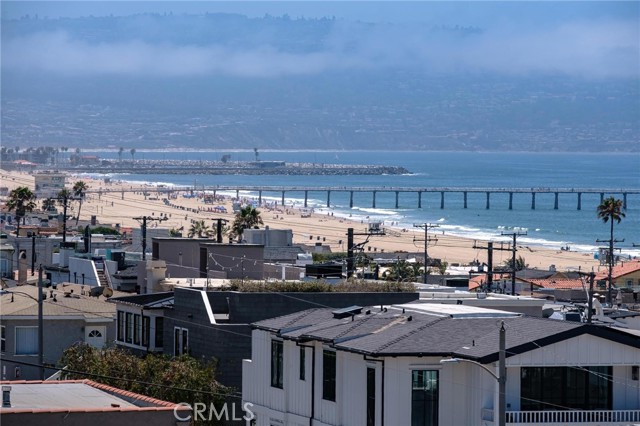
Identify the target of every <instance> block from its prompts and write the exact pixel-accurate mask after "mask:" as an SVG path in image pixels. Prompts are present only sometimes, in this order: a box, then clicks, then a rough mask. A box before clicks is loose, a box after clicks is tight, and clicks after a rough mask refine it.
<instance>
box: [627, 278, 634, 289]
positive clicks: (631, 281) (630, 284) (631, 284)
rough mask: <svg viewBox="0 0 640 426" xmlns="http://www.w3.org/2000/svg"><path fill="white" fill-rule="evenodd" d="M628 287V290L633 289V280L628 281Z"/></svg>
mask: <svg viewBox="0 0 640 426" xmlns="http://www.w3.org/2000/svg"><path fill="white" fill-rule="evenodd" d="M627 287H628V288H631V287H633V280H627Z"/></svg>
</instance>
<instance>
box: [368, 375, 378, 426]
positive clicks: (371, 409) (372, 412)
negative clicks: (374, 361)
mask: <svg viewBox="0 0 640 426" xmlns="http://www.w3.org/2000/svg"><path fill="white" fill-rule="evenodd" d="M375 424H376V369H375V368H371V367H367V426H375Z"/></svg>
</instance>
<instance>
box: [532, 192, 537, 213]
mask: <svg viewBox="0 0 640 426" xmlns="http://www.w3.org/2000/svg"><path fill="white" fill-rule="evenodd" d="M535 209H536V193H535V192H532V193H531V210H535Z"/></svg>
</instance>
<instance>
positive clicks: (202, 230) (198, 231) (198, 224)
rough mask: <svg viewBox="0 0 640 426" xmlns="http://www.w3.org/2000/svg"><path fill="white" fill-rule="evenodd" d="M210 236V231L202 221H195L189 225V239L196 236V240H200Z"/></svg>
mask: <svg viewBox="0 0 640 426" xmlns="http://www.w3.org/2000/svg"><path fill="white" fill-rule="evenodd" d="M210 234H211V229H210V228H209V227H208V226H207V225H205V223H204V220H196V221H195V222H193V224H192V225H191V228H190V229H189V233H188V234H187V235H188V236H189V238H193V237H195V236H196V235H197V236H198V238H202V237H204V236H207V237H208V236H209V235H210Z"/></svg>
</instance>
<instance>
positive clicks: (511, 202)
mask: <svg viewBox="0 0 640 426" xmlns="http://www.w3.org/2000/svg"><path fill="white" fill-rule="evenodd" d="M509 210H513V192H510V193H509Z"/></svg>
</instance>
